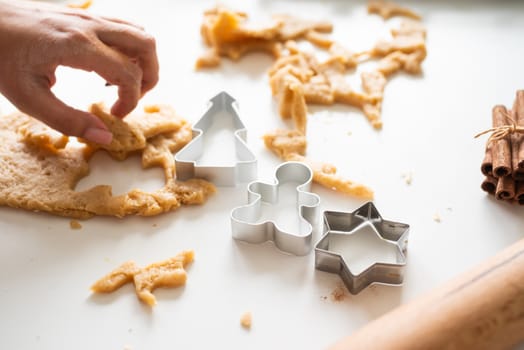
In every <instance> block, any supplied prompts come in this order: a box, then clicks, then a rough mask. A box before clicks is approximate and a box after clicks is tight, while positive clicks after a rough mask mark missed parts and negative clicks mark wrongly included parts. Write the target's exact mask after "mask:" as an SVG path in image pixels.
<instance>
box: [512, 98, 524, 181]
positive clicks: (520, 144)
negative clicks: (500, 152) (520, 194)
mask: <svg viewBox="0 0 524 350" xmlns="http://www.w3.org/2000/svg"><path fill="white" fill-rule="evenodd" d="M511 115H512V118H513V120H514V122H515V124H516V125H517V126H524V90H518V91H517V94H516V96H515V102H513V109H512V114H511ZM511 151H512V153H513V154H512V166H513V177H514V178H515V180H524V137H523V135H522V134H518V133H517V134H514V135H512V136H511Z"/></svg>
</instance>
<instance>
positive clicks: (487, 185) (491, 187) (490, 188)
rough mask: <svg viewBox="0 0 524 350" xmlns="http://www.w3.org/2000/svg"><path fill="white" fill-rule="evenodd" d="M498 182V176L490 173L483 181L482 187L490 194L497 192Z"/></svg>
mask: <svg viewBox="0 0 524 350" xmlns="http://www.w3.org/2000/svg"><path fill="white" fill-rule="evenodd" d="M497 183H498V180H497V179H496V178H494V177H493V176H491V175H488V176H486V178H485V179H484V181H482V184H481V185H480V188H482V189H483V190H484V191H486V192H487V193H489V194H495V192H496V190H497Z"/></svg>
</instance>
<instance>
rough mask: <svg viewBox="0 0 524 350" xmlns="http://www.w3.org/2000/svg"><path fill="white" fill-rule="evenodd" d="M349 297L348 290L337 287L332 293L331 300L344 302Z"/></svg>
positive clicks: (340, 286)
mask: <svg viewBox="0 0 524 350" xmlns="http://www.w3.org/2000/svg"><path fill="white" fill-rule="evenodd" d="M346 297H347V292H346V288H345V286H343V285H337V286H336V287H335V289H333V291H332V292H331V299H332V300H333V301H343V300H344V299H346Z"/></svg>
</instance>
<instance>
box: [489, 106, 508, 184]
mask: <svg viewBox="0 0 524 350" xmlns="http://www.w3.org/2000/svg"><path fill="white" fill-rule="evenodd" d="M507 115H508V111H507V110H506V107H504V106H503V105H497V106H495V107H493V114H492V118H493V127H494V128H496V127H500V126H504V125H508V124H509V121H508V118H507ZM492 144H493V145H492V147H493V148H492V157H493V174H494V175H495V177H504V176H508V175H509V174H511V144H510V142H509V140H508V137H504V138H502V139H500V140H496V141H493V142H492Z"/></svg>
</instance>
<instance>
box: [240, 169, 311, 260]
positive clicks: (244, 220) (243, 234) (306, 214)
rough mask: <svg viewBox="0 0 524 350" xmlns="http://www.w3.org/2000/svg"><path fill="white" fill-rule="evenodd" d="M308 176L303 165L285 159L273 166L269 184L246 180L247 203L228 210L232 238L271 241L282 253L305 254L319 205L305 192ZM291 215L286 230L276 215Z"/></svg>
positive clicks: (249, 240)
mask: <svg viewBox="0 0 524 350" xmlns="http://www.w3.org/2000/svg"><path fill="white" fill-rule="evenodd" d="M312 178H313V172H312V170H311V169H310V168H309V167H308V166H307V165H305V164H303V163H300V162H286V163H282V164H281V165H280V166H278V168H277V169H276V171H275V182H274V183H273V184H268V183H264V182H257V181H255V182H252V183H250V184H249V185H248V204H247V205H244V206H241V207H237V208H235V209H233V211H232V212H231V230H232V233H233V238H235V239H238V240H241V241H245V242H249V243H263V242H266V241H273V243H274V244H275V245H276V246H277V248H279V249H280V250H282V251H284V252H288V253H291V254H295V255H305V254H308V253H309V252H310V251H311V249H312V248H313V232H314V228H316V226H318V219H319V205H320V198H319V197H318V196H317V195H316V194H314V193H311V192H309V190H310V188H311V180H312ZM290 188H292V190H293V192H294V193H290V191H289V189H290ZM286 208H287V209H288V211H286ZM291 215H292V218H293V220H292V223H293V224H292V226H294V227H293V228H291V229H290V228H289V227H286V225H283V224H282V223H281V221H279V217H280V219H282V218H286V219H287V220H289V218H290V216H291Z"/></svg>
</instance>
